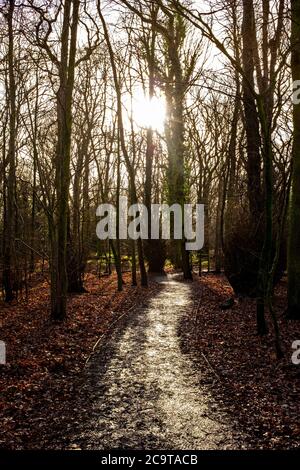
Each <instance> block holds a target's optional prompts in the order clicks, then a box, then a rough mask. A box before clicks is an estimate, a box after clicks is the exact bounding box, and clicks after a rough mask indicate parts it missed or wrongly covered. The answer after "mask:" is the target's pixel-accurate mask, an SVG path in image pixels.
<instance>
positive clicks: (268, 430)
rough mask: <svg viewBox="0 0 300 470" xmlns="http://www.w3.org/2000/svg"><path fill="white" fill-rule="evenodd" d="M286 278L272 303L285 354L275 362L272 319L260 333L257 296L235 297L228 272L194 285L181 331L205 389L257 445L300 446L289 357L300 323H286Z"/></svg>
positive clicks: (297, 388) (299, 373)
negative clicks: (265, 332) (225, 307)
mask: <svg viewBox="0 0 300 470" xmlns="http://www.w3.org/2000/svg"><path fill="white" fill-rule="evenodd" d="M286 295H287V282H286V280H285V279H283V280H282V281H281V282H280V283H279V285H278V286H277V287H276V290H275V297H274V307H275V312H276V315H277V318H278V322H279V328H280V332H281V336H282V348H283V351H284V358H283V359H281V360H277V358H276V354H275V349H274V333H273V327H272V322H271V320H270V318H269V317H268V326H269V335H268V336H266V337H263V338H261V337H258V336H257V335H256V316H255V315H256V314H255V300H251V299H245V298H244V299H237V300H235V304H234V306H233V307H232V308H231V309H229V310H227V311H222V310H221V309H220V304H222V303H223V302H224V301H225V300H226V299H228V298H229V297H231V296H233V292H232V289H231V287H230V285H229V284H228V282H227V280H226V278H225V276H222V275H220V276H216V275H212V274H209V275H207V274H206V275H203V276H202V277H201V278H197V277H195V282H194V283H193V309H190V310H189V311H188V312H186V314H185V315H184V317H183V318H182V321H181V324H180V327H179V331H180V333H179V334H180V337H181V346H182V349H183V351H185V352H186V353H188V354H189V356H190V357H192V358H193V360H194V363H195V367H197V368H198V369H199V371H200V372H201V373H200V385H201V386H202V387H207V388H208V390H209V391H210V392H211V394H212V395H213V397H214V399H215V400H216V401H217V402H218V404H219V405H220V407H221V408H222V409H225V410H226V412H227V413H228V414H230V415H231V416H232V417H233V418H234V419H235V420H236V421H237V423H238V425H239V426H240V429H243V430H244V432H247V434H248V436H249V445H250V447H251V448H255V449H289V448H296V447H297V448H299V446H300V422H299V417H300V365H294V364H293V363H292V360H291V356H292V353H293V351H294V350H293V349H292V343H293V341H295V340H299V339H300V324H299V323H300V322H295V321H294V322H293V321H287V320H286V318H285V316H284V311H285V308H286Z"/></svg>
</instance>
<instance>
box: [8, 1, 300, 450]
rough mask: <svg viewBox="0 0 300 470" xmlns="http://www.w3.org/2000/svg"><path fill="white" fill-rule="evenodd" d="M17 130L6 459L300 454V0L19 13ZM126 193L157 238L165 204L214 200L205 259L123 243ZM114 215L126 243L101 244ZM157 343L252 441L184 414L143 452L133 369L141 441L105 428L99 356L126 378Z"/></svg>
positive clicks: (42, 7) (11, 87) (13, 36)
mask: <svg viewBox="0 0 300 470" xmlns="http://www.w3.org/2000/svg"><path fill="white" fill-rule="evenodd" d="M0 119H1V121H0V283H1V294H0V341H1V342H3V344H5V350H6V358H5V361H3V364H2V363H1V365H0V390H1V397H0V415H1V421H2V422H3V426H2V430H1V434H0V448H9V449H39V448H43V449H44V448H45V449H46V448H47V449H49V448H56V449H66V448H67V449H85V448H98V447H99V446H101V445H102V444H100V443H101V442H103V446H104V444H105V446H106V447H109V446H110V445H111V446H112V447H114V448H116V447H122V446H123V447H125V448H126V447H127V446H131V447H132V448H137V447H138V448H145V447H147V446H148V448H156V447H158V448H160V447H161V446H165V447H164V448H168V445H169V446H171V445H176V446H177V447H178V446H182V448H184V446H187V445H188V446H193V445H194V446H198V447H199V446H200V447H201V446H202V444H201V443H202V442H203V447H204V448H208V447H212V448H217V449H222V448H249V447H251V448H259V449H260V448H264V449H265V448H267V449H270V448H277V449H282V448H294V447H297V446H298V445H299V437H300V428H299V411H300V410H299V379H300V369H299V367H300V365H299V363H300V353H298V354H297V348H298V349H299V348H300V326H299V320H300V0H0ZM124 196H126V197H127V198H128V201H129V203H130V204H137V203H143V204H144V205H145V207H146V208H147V209H148V230H149V234H150V232H151V208H152V204H168V205H170V206H171V205H173V204H179V205H180V206H181V207H184V204H203V205H204V215H205V224H204V246H203V248H202V249H201V250H198V251H188V250H187V248H186V243H185V242H186V240H185V239H184V238H182V239H180V240H177V239H174V237H172V236H171V237H170V238H171V239H170V240H165V239H163V238H162V237H161V236H160V237H159V238H158V239H151V237H150V236H149V239H147V240H142V239H141V238H137V239H136V240H133V239H130V238H128V239H126V240H125V239H123V237H121V236H120V233H119V223H118V220H119V219H118V217H119V215H120V214H119V209H118V207H119V202H120V198H122V197H124ZM100 204H112V205H113V206H115V207H116V208H117V209H116V210H117V227H116V229H117V230H116V233H117V236H116V238H109V237H108V238H107V239H106V240H100V239H99V238H98V237H97V234H96V226H97V223H98V222H99V216H98V215H97V208H98V206H99V205H100ZM183 224H184V222H183ZM164 292H165V294H164ZM164 295H165V296H166V297H165V299H164ZM180 302H181V303H180ZM155 305H156V307H155ZM180 305H184V307H180ZM168 309H171V310H172V311H173V312H174V319H173V317H172V316H170V318H171V320H170V321H169V320H168V321H167V320H166V321H165V322H164V320H162V319H161V317H162V316H163V315H164V312H165V317H164V318H166V319H167V318H169V317H168V315H169V314H168ZM158 313H159V315H160V317H157V314H158ZM143 315H144V316H145V318H146V317H147V318H148V320H149V321H148V323H145V325H144V323H143V321H144V320H143ZM155 322H163V323H162V327H161V328H162V329H163V330H164V334H165V335H169V336H168V341H167V342H166V346H165V347H166V348H170V351H171V349H172V348H173V349H172V351H174V350H175V349H174V348H175V346H174V344H176V345H177V346H176V348H178V351H177V349H176V351H177V352H178V357H177V356H176V357H177V359H176V361H177V362H176V363H175V362H173V361H175V359H174V357H175V356H174V355H173V356H172V354H171V352H170V356H168V355H167V353H165V349H164V347H162V344H165V343H164V341H165V336H163V337H161V336H160V330H159V328H158V326H159V325H160V323H159V325H158V323H156V325H158V326H157V328H156V326H155ZM173 322H174V328H173V326H172V328H171V325H173ZM132 325H133V326H132ZM134 325H136V332H140V334H139V335H137V339H136V340H134V339H132V338H131V337H130V332H131V329H132V328H133V329H134ZM151 325H153V328H152V330H151ZM169 325H170V329H169ZM143 328H144V332H145V338H146V339H143ZM171 330H172V331H171ZM173 330H174V331H173ZM155 331H157V335H158V336H157V340H156V345H157V351H156V356H157V357H158V358H159V357H160V359H158V361H159V362H158V366H157V367H158V370H159V367H160V366H161V367H162V366H163V363H164V364H169V369H170V370H171V371H176V377H175V376H174V377H175V378H174V387H173V388H174V389H176V384H177V381H178V380H179V379H178V376H180V375H181V374H182V377H185V375H184V371H182V372H181V369H180V367H181V366H180V364H181V363H184V361H190V359H189V358H190V357H191V358H192V359H191V361H192V363H193V366H191V369H189V367H190V366H187V370H191V371H192V370H194V369H193V368H195V370H197V371H198V372H199V374H200V375H201V379H200V382H199V384H198V388H197V390H198V391H197V393H198V394H199V397H200V396H208V395H212V396H213V399H214V400H215V403H216V405H213V404H210V402H209V404H208V405H207V406H208V409H209V410H210V411H211V413H212V416H214V414H215V413H217V414H218V413H219V412H220V413H223V412H224V413H225V414H226V415H228V416H229V417H230V419H229V421H230V422H232V423H234V425H233V428H234V430H235V431H232V432H233V434H234V433H235V432H236V433H237V436H238V437H236V438H231V437H230V438H229V437H228V441H227V440H226V439H227V437H226V439H225V438H224V440H218V439H212V440H211V441H209V439H208V438H207V437H206V438H204V437H201V439H200V437H199V439H200V440H195V439H194V438H192V437H191V436H192V431H191V432H190V431H189V426H190V425H189V424H188V423H187V421H188V420H186V421H185V419H184V418H183V417H182V416H181V414H180V413H179V412H178V413H177V414H176V413H175V416H176V419H177V422H176V423H175V424H174V426H173V425H172V422H173V421H172V420H171V418H169V419H170V420H171V421H170V422H168V423H169V424H168V425H169V426H171V427H172V426H173V427H172V429H173V431H172V432H173V434H172V435H170V436H171V437H169V438H168V437H166V442H163V441H160V440H159V439H161V437H159V436H160V434H159V433H158V431H157V432H156V431H153V430H152V431H151V432H152V434H153V435H155V438H154V437H153V435H152V434H151V436H152V437H151V436H150V435H148V434H147V433H146V431H145V433H144V434H143V433H141V434H139V432H140V431H136V433H137V434H136V436H139V437H138V438H137V437H136V438H134V437H132V441H130V439H129V438H128V439H129V440H128V441H126V432H127V431H126V426H127V427H128V426H129V428H130V426H131V425H132V423H134V422H135V421H134V420H135V419H136V417H135V416H133V414H132V413H133V412H132V409H133V408H134V406H135V403H137V406H140V407H141V408H142V407H143V406H144V405H143V403H144V401H145V402H146V399H144V398H143V397H142V396H139V397H138V398H137V397H136V396H135V391H131V388H130V387H129V388H128V389H127V388H126V387H127V382H126V381H124V380H125V379H124V377H123V378H122V377H121V379H120V384H121V385H120V389H121V388H122V389H126V390H127V392H128V393H127V392H126V393H127V395H129V396H130V400H131V401H130V402H129V404H130V411H128V412H127V414H126V418H125V417H123V421H122V419H121V420H120V422H119V427H120V429H121V430H120V429H119V430H118V432H119V433H120V432H121V431H122V429H123V434H122V432H121V434H122V436H121V437H120V438H117V437H116V435H115V434H114V433H116V430H115V429H114V430H110V431H109V429H110V428H109V425H110V424H109V423H110V421H109V420H108V422H107V423H106V421H105V419H106V418H105V416H106V415H105V413H104V414H103V416H104V417H103V423H104V424H103V426H107V429H106V431H105V433H106V434H103V435H102V434H101V432H102V431H101V429H99V430H98V431H97V432H98V438H96V437H95V436H93V437H87V436H89V428H91V426H92V424H91V422H90V412H91V409H92V408H93V406H95V403H97V400H98V398H97V397H96V396H94V395H93V394H94V393H95V392H94V390H93V391H92V392H91V390H92V388H93V387H92V385H87V383H88V379H86V376H85V375H84V374H85V371H86V370H87V367H88V364H92V365H91V366H90V367H91V371H92V372H89V373H90V374H91V375H93V374H94V375H93V376H94V377H96V376H97V377H98V379H97V380H99V383H100V384H102V385H103V384H106V385H105V387H108V385H107V383H109V382H108V380H109V377H110V375H109V373H108V372H109V371H110V370H112V371H113V370H114V369H110V366H109V364H111V363H112V362H111V361H114V360H118V361H120V364H121V365H120V367H121V368H124V370H125V371H126V370H127V367H129V366H128V363H129V362H130V361H129V359H128V358H129V355H130V353H129V352H127V353H126V354H127V356H126V354H125V353H124V355H123V356H122V354H121V353H120V352H118V351H119V349H118V347H119V346H120V351H122V350H123V349H124V348H123V349H122V347H121V346H122V345H124V344H125V345H126V343H125V341H127V344H128V345H129V344H130V345H131V349H132V351H136V352H135V353H134V354H135V356H134V357H138V356H139V354H140V352H139V351H142V350H144V349H147V348H148V347H149V341H150V340H149V337H150V338H152V336H151V335H154V334H155ZM147 332H148V333H147ZM146 333H147V334H146ZM126 335H127V336H128V337H127V336H126ZM126 338H127V339H126ZM130 338H131V339H130ZM147 338H148V339H147ZM147 341H148V342H147ZM151 344H152V343H151ZM99 345H100V346H99ZM151 347H153V348H154V349H155V347H156V346H155V343H154V345H153V346H151ZM125 349H126V348H125ZM128 351H129V346H128ZM293 353H294V354H293ZM120 354H121V356H122V357H121V356H120ZM132 354H133V353H132ZM164 354H166V356H164ZM120 357H121V359H122V360H121V359H120ZM130 357H131V356H130ZM292 358H294V359H292ZM104 360H105V361H106V362H105V364H106V366H105V367H107V369H105V367H104V366H103V367H104V369H105V370H107V371H108V372H106V373H105V372H102V368H101V371H100V372H99V370H100V369H97V365H96V364H97V361H98V363H99V364H100V362H101V364H102V361H104ZM122 361H123V362H122ZM126 361H127V362H126ZM141 361H142V365H139V367H140V368H141V369H138V370H139V373H140V374H141V377H144V378H141V379H140V380H141V383H142V385H143V386H145V384H147V383H148V382H147V381H148V380H149V373H150V372H149V367H150V366H149V364H148V362H147V355H146V353H145V354H143V353H142V352H141ZM168 361H170V362H169V363H168ZM99 367H100V366H99ZM101 367H102V366H101ZM93 370H94V372H93ZM128 370H129V372H130V373H132V374H133V375H134V374H135V372H134V371H133V372H132V369H130V367H129V369H128ZM162 370H164V369H162ZM178 371H179V372H178ZM174 373H175V372H174ZM143 374H144V375H143ZM193 374H194V372H191V375H193ZM100 376H101V378H99V377H100ZM113 377H114V378H113V379H111V380H119V378H118V377H115V376H113ZM95 380H96V379H95ZM157 380H159V379H158V378H157ZM193 380H194V379H193ZM197 380H198V379H197ZM142 381H143V382H142ZM193 383H194V382H193V381H192V382H191V385H190V387H191V388H193V387H194V385H193ZM178 384H179V385H178V389H179V390H180V389H181V388H182V394H181V395H180V397H181V398H180V401H181V402H184V401H185V400H187V401H188V400H189V396H190V395H189V392H188V390H187V388H188V386H187V385H186V386H185V387H184V386H183V385H182V386H181V385H180V384H181V382H178ZM102 385H101V386H102ZM138 385H139V384H137V387H138ZM103 387H104V385H103ZM105 387H104V388H105ZM108 388H109V387H108ZM87 390H88V391H87ZM101 390H102V389H101ZM160 390H161V392H160V393H162V395H163V396H164V394H165V396H166V395H167V392H168V390H169V389H168V388H167V385H166V384H164V385H162V386H161V388H160ZM115 393H116V394H118V393H119V395H118V396H116V399H117V398H118V397H119V398H120V393H121V392H120V391H119V392H117V391H116V392H115ZM145 393H146V392H145ZM172 393H173V392H172ZM174 393H175V392H174ZM127 395H126V396H127ZM103 396H104V397H105V399H104V398H103V403H104V404H103V406H105V403H106V405H107V404H108V403H109V407H110V408H109V413H110V414H111V416H112V417H111V420H113V419H114V418H113V417H114V413H116V412H115V411H114V410H115V408H114V406H116V405H113V404H111V402H110V396H109V395H106V394H105V393H104V395H103ZM91 397H92V398H91ZM105 400H106V402H105ZM122 400H123V399H122ZM122 400H121V401H122ZM149 400H150V398H149ZM151 400H152V399H151ZM151 400H150V401H151ZM153 400H154V399H153ZM170 400H171V399H170ZM154 402H155V400H154ZM154 402H153V403H154ZM158 402H159V400H158ZM171 402H172V400H171ZM101 403H102V402H101ZM151 403H152V401H151ZM155 403H156V402H155ZM174 403H175V399H174ZM107 406H108V405H107ZM153 406H154V405H153ZM172 406H173V405H172ZM193 406H195V409H198V408H197V406H198V405H193ZM155 407H156V408H157V411H156V412H155V413H157V414H156V415H155V417H158V418H159V419H160V420H161V421H162V423H164V420H165V419H167V418H165V417H164V416H165V415H164V414H163V413H162V412H161V411H159V406H158V404H157V403H156V404H155ZM174 407H175V408H174V409H176V406H175V404H174ZM156 408H155V409H156ZM99 409H100V407H99ZM116 409H118V408H117V406H116ZM74 410H75V411H74ZM220 410H221V411H220ZM101 416H102V415H101V410H100V411H99V419H100V420H101V419H102V418H101ZM151 416H152V415H151V413H150V415H149V417H148V418H147V419H148V420H149V423H150V424H149V428H150V427H151V429H152V426H154V425H153V422H154V421H155V419H156V418H155V419H154V418H153V420H152V418H151ZM153 416H154V412H153ZM217 418H218V416H217V417H216V420H215V421H216V422H217V421H218V419H217ZM125 419H126V420H128V422H127V421H126V423H125ZM145 419H146V418H145ZM203 419H204V418H203ZM130 420H131V421H130ZM219 420H221V421H222V419H221V418H219ZM200 421H201V420H200ZM111 422H112V421H111ZM179 422H181V423H182V427H183V431H182V434H180V436H181V437H180V438H179V437H178V436H179V431H177V430H176V429H177V425H178V423H179ZM225 422H226V419H225ZM49 423H51V424H50V425H49ZM83 423H84V424H83ZM89 423H90V424H89ZM105 423H106V424H105ZM124 423H125V424H124ZM145 423H146V421H145V422H143V423H142V424H143V425H144V426H145V427H147V426H146V424H145ZM170 423H171V424H170ZM77 427H78V431H76V432H75V431H74V429H77ZM162 427H163V424H162ZM97 429H98V428H97ZM153 429H154V428H153ZM163 429H164V428H163ZM230 429H231V428H230ZM97 432H96V431H95V433H96V434H97ZM149 432H150V431H149ZM80 433H81V434H80ZM155 433H156V434H155ZM214 433H215V434H216V435H217V431H216V430H215V429H213V430H212V431H211V434H212V435H215V434H214ZM218 433H219V434H220V433H221V434H222V436H223V435H224V436H229V435H230V436H231V434H230V433H231V431H230V432H229V428H228V429H225V428H224V430H222V429H221V431H218ZM78 436H81V438H79V437H78ZM82 436H84V437H82ZM105 436H109V437H108V438H107V437H105ZM124 436H125V437H124ZM149 436H150V437H149ZM174 436H175V437H174ZM184 436H185V437H184ZM173 438H174V439H173ZM105 439H106V440H105ZM118 439H119V440H118ZM122 439H123V440H122ZM139 439H140V440H139ZM151 439H153V440H151ZM155 439H156V440H155ZM172 439H173V440H172ZM193 439H194V440H193ZM205 439H206V440H205ZM171 442H175V444H171ZM189 448H193V447H189Z"/></svg>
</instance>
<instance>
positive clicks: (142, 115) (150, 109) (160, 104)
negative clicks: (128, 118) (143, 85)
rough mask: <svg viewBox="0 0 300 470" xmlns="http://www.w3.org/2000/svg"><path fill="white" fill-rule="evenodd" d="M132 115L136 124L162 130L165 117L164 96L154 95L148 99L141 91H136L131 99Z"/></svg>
mask: <svg viewBox="0 0 300 470" xmlns="http://www.w3.org/2000/svg"><path fill="white" fill-rule="evenodd" d="M132 116H133V120H134V122H135V123H136V125H137V126H139V127H146V128H151V129H153V130H155V131H158V132H163V130H164V124H165V119H166V104H165V100H164V98H163V97H162V96H160V97H156V96H154V97H153V98H151V99H149V98H147V97H146V96H145V95H144V94H143V93H137V94H136V95H134V96H133V100H132Z"/></svg>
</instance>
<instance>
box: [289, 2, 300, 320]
mask: <svg viewBox="0 0 300 470" xmlns="http://www.w3.org/2000/svg"><path fill="white" fill-rule="evenodd" d="M291 13H292V40H291V42H292V77H293V81H294V82H295V81H296V80H300V2H299V0H292V2H291ZM293 123H294V134H293V137H294V142H293V154H292V188H291V202H290V213H289V247H288V317H289V318H291V319H297V320H300V225H299V221H300V104H299V103H298V104H296V103H294V105H293Z"/></svg>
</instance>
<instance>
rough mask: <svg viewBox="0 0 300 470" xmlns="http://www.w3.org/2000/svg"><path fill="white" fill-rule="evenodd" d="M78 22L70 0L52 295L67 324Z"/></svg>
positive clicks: (60, 101)
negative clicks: (73, 111) (71, 160)
mask: <svg viewBox="0 0 300 470" xmlns="http://www.w3.org/2000/svg"><path fill="white" fill-rule="evenodd" d="M71 10H72V12H71ZM71 18H72V20H71ZM78 20H79V0H66V1H65V5H64V18H63V26H62V37H61V58H60V66H59V79H60V86H59V90H58V94H57V120H58V140H57V151H56V201H57V211H56V221H55V224H56V230H55V241H54V266H53V269H54V270H55V272H54V273H53V274H54V278H55V290H54V291H53V292H52V299H51V316H52V318H53V319H55V320H63V319H64V318H65V317H66V313H67V291H68V279H67V219H68V205H69V187H70V153H71V132H72V98H73V88H74V73H75V56H76V42H77V27H78Z"/></svg>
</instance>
